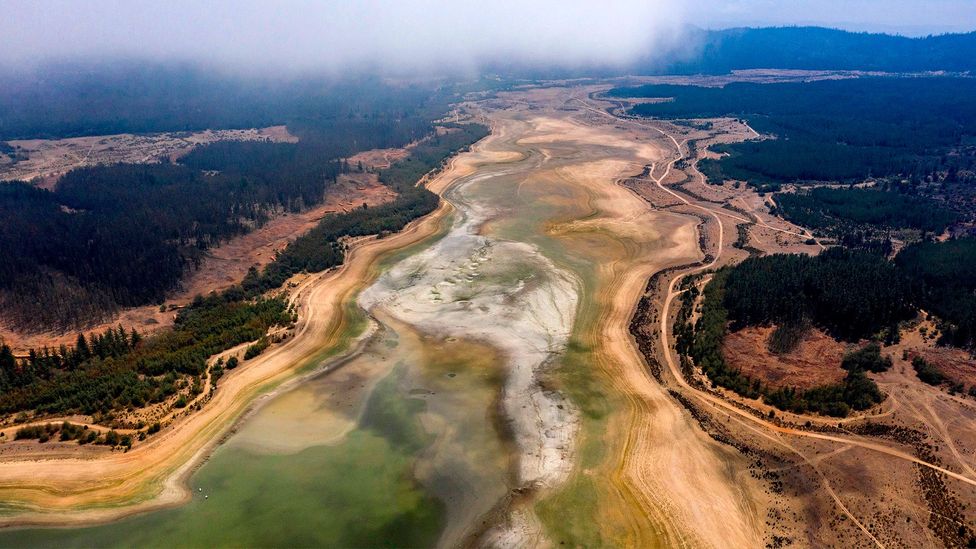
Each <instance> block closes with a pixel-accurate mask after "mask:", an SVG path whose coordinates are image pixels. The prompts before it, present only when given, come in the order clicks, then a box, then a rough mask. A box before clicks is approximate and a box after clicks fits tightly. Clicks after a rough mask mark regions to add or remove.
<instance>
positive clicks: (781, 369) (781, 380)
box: [722, 326, 847, 389]
mask: <svg viewBox="0 0 976 549" xmlns="http://www.w3.org/2000/svg"><path fill="white" fill-rule="evenodd" d="M773 329H774V328H773V327H772V326H768V327H748V328H743V329H741V330H739V331H736V332H732V333H730V334H728V335H727V336H726V337H725V341H724V344H723V346H722V355H723V356H724V358H725V362H726V363H727V364H728V365H729V366H730V367H732V368H734V369H737V370H741V371H742V373H743V374H745V375H747V376H749V377H751V378H753V379H759V380H761V381H762V382H763V384H764V385H768V386H771V387H775V388H782V387H796V388H798V389H811V388H813V387H817V386H820V385H829V384H832V383H837V382H840V381H842V380H843V379H844V376H845V375H846V374H847V372H846V371H845V370H843V369H842V368H841V367H840V363H841V360H842V359H843V358H844V350H845V346H844V345H843V344H842V343H839V342H837V341H836V340H835V339H834V338H832V337H830V336H828V335H827V334H825V333H824V332H823V331H821V330H818V329H816V328H811V329H810V330H808V331H807V333H806V334H805V335H804V336H803V339H802V340H801V341H800V343H799V345H797V346H796V348H795V349H793V350H792V351H790V352H788V353H783V354H776V353H773V352H772V351H770V350H769V346H768V344H767V343H768V341H769V335H770V334H771V333H772V332H773Z"/></svg>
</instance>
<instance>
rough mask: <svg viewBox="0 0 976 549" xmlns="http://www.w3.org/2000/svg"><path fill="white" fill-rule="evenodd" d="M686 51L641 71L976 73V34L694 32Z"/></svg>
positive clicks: (795, 30)
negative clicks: (775, 70) (752, 70)
mask: <svg viewBox="0 0 976 549" xmlns="http://www.w3.org/2000/svg"><path fill="white" fill-rule="evenodd" d="M689 33H690V36H689V37H688V38H689V40H688V43H689V44H691V45H690V46H689V47H688V49H686V50H685V51H683V52H682V53H680V54H677V55H670V56H668V57H669V59H665V60H664V61H663V62H662V61H661V60H658V61H657V62H656V63H655V62H647V63H642V64H641V66H639V67H638V71H639V72H642V73H645V74H648V73H657V74H659V73H670V74H694V73H706V74H724V73H728V72H729V71H732V70H736V69H805V70H864V71H884V72H926V71H948V72H976V32H969V33H965V34H943V35H938V36H926V37H921V38H908V37H904V36H895V35H890V34H875V33H863V32H860V33H856V32H848V31H843V30H837V29H828V28H823V27H765V28H733V29H726V30H719V31H705V30H702V29H697V28H694V29H691V30H690V31H689Z"/></svg>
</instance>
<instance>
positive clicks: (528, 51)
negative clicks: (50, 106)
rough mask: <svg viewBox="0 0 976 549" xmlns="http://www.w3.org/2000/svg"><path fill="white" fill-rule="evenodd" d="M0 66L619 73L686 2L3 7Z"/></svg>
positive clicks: (670, 38)
mask: <svg viewBox="0 0 976 549" xmlns="http://www.w3.org/2000/svg"><path fill="white" fill-rule="evenodd" d="M0 11H2V17H0V36H3V42H4V46H3V48H0V63H2V64H15V65H31V64H36V63H38V62H44V61H50V60H52V59H57V60H64V59H79V60H86V61H92V60H97V59H101V58H105V57H129V58H132V57H149V58H153V59H165V60H190V61H201V62H206V63H212V64H218V65H220V66H228V67H236V68H243V69H249V68H254V69H259V70H264V69H267V68H283V69H291V70H322V69H325V70H347V69H350V68H355V67H365V68H380V69H384V70H387V71H395V72H404V73H406V72H411V71H417V70H424V71H438V72H440V71H450V70H464V69H474V68H476V67H478V66H480V65H482V64H485V63H491V64H505V63H512V64H549V65H560V66H584V65H621V64H625V63H628V62H631V61H633V60H635V59H637V58H647V57H653V55H654V52H655V51H658V50H662V51H663V50H664V49H667V48H669V47H670V46H671V45H672V44H673V43H675V42H676V40H677V37H678V36H679V35H680V34H681V29H682V28H683V23H684V10H683V7H682V2H676V1H667V0H608V1H604V2H592V1H583V0H542V1H529V2H526V1H516V0H495V1H491V2H466V1H464V0H454V1H452V0H399V1H381V0H359V1H326V2H317V3H313V2H298V1H278V2H257V1H253V0H251V1H231V0H211V1H207V2H194V1H185V0H177V1H165V2H159V1H131V0H130V1H104V0H103V1H98V0H94V1H90V2H75V1H45V0H34V1H23V2H5V3H3V8H2V10H0Z"/></svg>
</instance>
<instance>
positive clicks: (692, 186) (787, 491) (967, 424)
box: [599, 77, 976, 547]
mask: <svg viewBox="0 0 976 549" xmlns="http://www.w3.org/2000/svg"><path fill="white" fill-rule="evenodd" d="M682 78H689V79H690V81H695V80H696V79H697V78H698V77H682ZM712 85H721V83H712ZM608 104H609V105H608ZM625 106H626V105H622V104H621V103H620V102H616V101H609V102H606V103H602V104H600V107H599V108H602V109H607V108H609V109H610V110H611V111H612V112H613V113H614V114H615V115H616V114H618V113H620V112H621V111H622V109H623V108H625ZM618 119H619V120H621V123H623V122H624V120H627V119H626V118H623V119H620V118H618ZM631 122H632V123H634V124H643V125H645V126H648V127H653V128H657V130H658V131H660V132H662V134H665V135H668V136H670V137H671V138H672V141H671V144H672V155H673V156H672V157H671V160H670V161H669V163H668V164H667V165H665V166H661V165H660V164H652V165H651V166H649V168H650V169H649V170H645V173H644V174H642V176H641V177H638V178H635V179H633V180H630V181H627V182H626V183H627V185H628V186H630V187H631V188H634V189H635V190H636V191H637V192H639V193H640V194H641V195H642V196H644V197H645V199H647V200H648V201H649V202H650V203H651V204H652V205H654V206H656V207H659V208H662V209H667V210H669V211H672V212H681V213H686V214H688V215H694V216H695V217H696V218H697V219H698V220H699V225H698V227H699V231H700V233H699V235H700V236H699V245H700V247H701V249H702V252H703V253H704V254H705V258H704V259H703V260H702V261H700V262H698V263H696V264H694V265H691V266H685V267H682V268H678V269H675V270H667V271H663V274H662V275H661V276H656V277H654V278H652V281H651V286H650V287H649V288H648V292H647V294H645V296H644V298H643V299H642V300H641V305H640V306H639V307H638V309H637V311H638V316H637V318H636V319H635V325H634V326H633V328H632V332H633V333H634V334H635V336H636V337H637V339H638V342H639V343H640V348H641V350H642V352H644V354H645V357H646V359H647V361H648V365H649V366H650V367H651V371H652V373H655V377H656V378H657V379H658V380H659V381H660V383H662V384H664V386H665V387H667V388H668V390H669V393H670V394H671V396H672V397H673V398H675V399H676V401H678V402H680V403H681V404H682V405H683V406H684V407H685V409H686V410H687V411H688V412H689V413H690V414H691V415H692V417H694V418H695V419H696V420H697V421H698V423H699V425H700V426H701V428H702V429H703V430H705V432H707V433H709V434H710V435H711V436H712V437H713V438H714V439H716V440H718V441H721V442H723V443H725V444H727V445H728V446H729V447H731V448H735V450H736V451H737V452H738V453H740V454H741V455H745V456H748V457H749V459H750V460H751V461H750V466H749V469H748V471H749V475H750V476H751V477H752V478H755V479H758V480H760V481H761V482H762V483H763V484H764V486H765V494H766V496H767V498H768V499H767V502H766V505H767V506H766V507H765V509H766V511H765V514H764V516H763V517H762V518H763V520H764V543H765V545H766V546H767V547H809V546H815V547H839V546H843V547H872V546H874V547H887V546H895V547H922V546H924V547H931V546H950V547H954V546H964V545H965V544H966V543H969V539H970V538H971V537H972V536H973V533H974V532H976V522H974V521H976V511H974V508H976V470H974V469H976V401H974V400H973V399H972V398H969V397H963V396H961V395H951V394H949V393H948V392H947V390H946V389H945V388H936V387H930V386H927V385H925V384H923V383H920V382H919V381H918V379H917V377H916V376H915V373H914V370H913V369H912V367H911V365H910V363H909V360H903V359H902V358H901V357H902V351H903V350H908V349H910V348H914V347H919V348H924V349H925V351H924V352H932V349H933V345H934V339H935V338H934V337H932V336H931V335H930V336H929V337H927V338H922V337H921V334H920V333H919V331H918V330H917V329H916V330H915V331H914V332H912V331H909V332H907V333H905V334H903V338H902V342H901V343H899V344H898V345H894V346H890V347H885V348H884V350H883V352H884V353H885V354H887V355H889V356H892V358H893V359H894V366H893V368H892V369H891V370H889V371H888V372H885V373H883V374H878V375H874V374H872V378H874V379H876V380H877V382H878V384H879V386H880V387H881V389H882V391H883V392H885V393H886V394H887V395H888V398H887V399H886V401H885V402H884V403H882V404H881V405H880V406H878V407H876V408H875V409H873V410H869V411H867V412H865V413H861V414H858V415H856V416H852V417H850V418H846V419H841V420H838V419H835V418H822V417H817V416H799V415H795V414H789V413H783V412H780V411H778V410H771V409H770V408H769V407H768V406H766V405H764V404H762V403H761V402H759V401H747V400H745V399H742V398H739V397H737V396H736V395H732V394H730V393H728V392H727V391H717V390H714V389H711V388H710V384H709V383H708V382H707V380H705V379H704V376H703V374H702V373H701V371H700V369H698V368H694V367H693V366H692V368H691V371H689V372H686V371H685V370H684V369H683V368H682V367H681V366H680V365H679V362H678V358H677V357H676V356H675V354H674V351H673V347H672V339H671V335H670V331H671V323H672V322H673V320H674V313H675V307H674V306H673V303H674V300H675V298H676V296H677V295H678V293H679V292H678V290H677V283H678V282H679V281H680V279H681V278H682V277H683V276H684V275H687V274H691V273H697V272H701V271H703V270H706V269H710V268H714V267H717V266H721V265H725V264H728V263H730V262H736V261H739V260H741V259H742V258H744V257H745V256H747V255H749V254H755V253H760V254H762V253H774V252H784V251H785V252H799V253H817V252H818V251H819V250H821V249H822V245H821V244H822V243H819V242H817V241H816V240H814V241H813V243H812V244H808V243H807V242H808V240H809V239H810V233H809V232H808V231H806V230H805V229H803V228H801V227H796V226H794V225H791V224H789V223H786V222H784V221H783V220H780V219H776V218H774V217H773V216H770V215H769V213H768V211H769V210H768V208H769V205H770V204H769V198H768V197H760V196H758V195H757V194H756V193H754V192H753V191H750V190H748V189H746V188H745V187H744V186H741V185H740V188H738V189H736V188H735V187H734V185H731V184H726V185H723V186H721V187H712V188H705V187H704V185H703V183H704V181H703V178H702V177H701V174H700V173H698V171H697V170H696V169H695V168H694V163H695V159H696V158H701V157H702V155H703V154H707V153H704V152H703V148H704V146H705V145H707V144H708V143H712V142H717V141H715V139H732V138H739V139H745V138H755V137H756V135H755V133H754V132H751V131H745V132H737V133H735V134H733V133H731V132H726V134H725V135H724V136H715V137H710V136H709V135H707V134H708V133H710V132H712V131H716V130H717V131H720V132H721V131H722V130H721V129H720V128H719V127H718V126H714V125H713V127H712V128H711V129H710V130H708V131H705V130H700V129H697V128H694V127H689V126H678V125H673V124H669V123H666V122H662V121H650V120H632V121H631ZM702 127H704V126H702ZM727 127H728V126H727ZM689 139H690V140H696V141H697V143H696V145H697V147H695V148H694V149H693V148H692V147H689V146H688V140H689ZM722 192H725V193H728V194H725V195H723V194H722ZM740 236H744V239H743V238H737V237H740ZM740 240H744V241H745V244H746V246H742V245H741V243H740ZM933 329H934V327H932V326H929V327H928V333H929V334H931V332H932V330H933ZM746 335H748V336H749V337H743V338H742V341H739V342H738V343H741V344H743V345H744V347H743V348H742V349H741V353H740V354H741V359H742V361H743V365H744V366H746V367H749V364H746V362H748V361H750V360H755V359H754V358H753V357H750V356H748V353H749V352H750V348H751V349H752V351H753V352H755V351H758V350H759V349H757V348H761V347H764V345H762V344H761V343H763V341H762V340H763V339H764V338H763V337H762V335H761V334H759V333H758V332H757V333H753V334H746ZM732 341H733V343H735V342H736V338H735V337H733V338H732ZM824 343H825V342H824ZM913 346H914V347H913ZM827 347H828V350H829V348H831V347H833V345H831V344H827ZM820 351H822V349H820V348H819V347H818V346H817V345H815V344H814V345H812V346H811V350H810V351H809V352H811V353H812V352H820ZM834 352H836V351H834ZM755 354H760V355H761V354H762V353H761V352H759V353H755ZM803 354H804V355H806V354H807V352H806V351H804V352H803ZM909 356H910V355H909ZM954 356H955V357H956V358H958V359H962V357H961V356H960V355H958V354H954ZM803 358H804V359H806V360H810V361H812V362H821V360H820V359H819V358H815V357H806V356H804V357H803ZM939 358H941V357H939ZM822 362H827V361H826V360H824V361H822ZM838 362H839V361H838ZM956 364H957V365H958V368H959V369H964V368H965V364H964V363H963V362H956ZM766 366H772V367H773V369H776V368H779V367H780V366H781V365H779V364H776V365H770V364H766Z"/></svg>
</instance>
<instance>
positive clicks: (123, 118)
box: [0, 62, 431, 155]
mask: <svg viewBox="0 0 976 549" xmlns="http://www.w3.org/2000/svg"><path fill="white" fill-rule="evenodd" d="M0 81H2V82H3V85H2V86H0V141H6V140H11V139H35V138H41V139H53V138H63V137H77V136H84V135H107V134H117V133H152V132H171V131H195V130H205V129H227V128H254V127H264V126H271V125H277V124H288V125H289V128H290V129H291V130H292V131H293V132H294V131H296V130H297V131H299V132H301V130H302V129H303V128H305V127H308V126H312V127H314V128H321V127H322V126H324V125H328V124H329V122H330V121H333V120H346V119H352V120H355V119H356V118H357V116H359V117H361V116H363V115H372V117H373V118H377V116H376V115H379V117H384V118H388V119H390V120H395V121H398V122H400V123H401V124H408V123H410V122H412V121H414V120H421V121H422V123H426V122H427V121H428V118H427V117H425V116H418V110H421V109H425V108H426V107H427V106H429V103H430V98H431V89H430V88H429V87H426V88H425V87H424V86H419V85H402V86H393V85H390V84H389V82H386V81H382V80H381V79H379V78H373V77H361V78H348V79H326V78H318V77H307V78H292V79H285V80H283V79H275V78H272V77H265V78H258V77H242V76H233V75H227V74H222V73H221V72H220V71H214V70H209V69H207V68H206V67H202V66H198V65H183V64H174V63H147V62H140V63H136V62H131V63H115V64H108V63H104V64H91V65H89V66H80V67H79V66H77V65H74V64H72V65H70V66H69V65H56V64H51V65H43V66H40V67H37V68H34V69H25V70H22V71H20V72H6V73H0ZM343 126H344V127H343V132H344V133H349V132H355V133H358V134H359V135H358V136H359V137H365V138H371V137H375V136H378V135H379V136H382V135H383V133H384V131H386V132H387V133H389V132H392V131H395V128H391V129H389V130H382V129H381V128H378V127H377V126H378V125H377V123H376V120H370V121H369V123H364V124H361V125H360V126H361V127H360V128H358V131H357V128H356V127H355V126H354V125H352V124H350V123H348V122H343ZM353 137H357V136H351V137H350V138H349V139H341V141H342V142H343V143H346V142H349V143H351V142H352V141H353V139H352V138H353ZM360 146H361V147H362V148H363V149H368V148H370V147H369V146H364V145H363V144H362V143H360ZM345 154H351V153H349V152H346V153H344V155H345Z"/></svg>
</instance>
